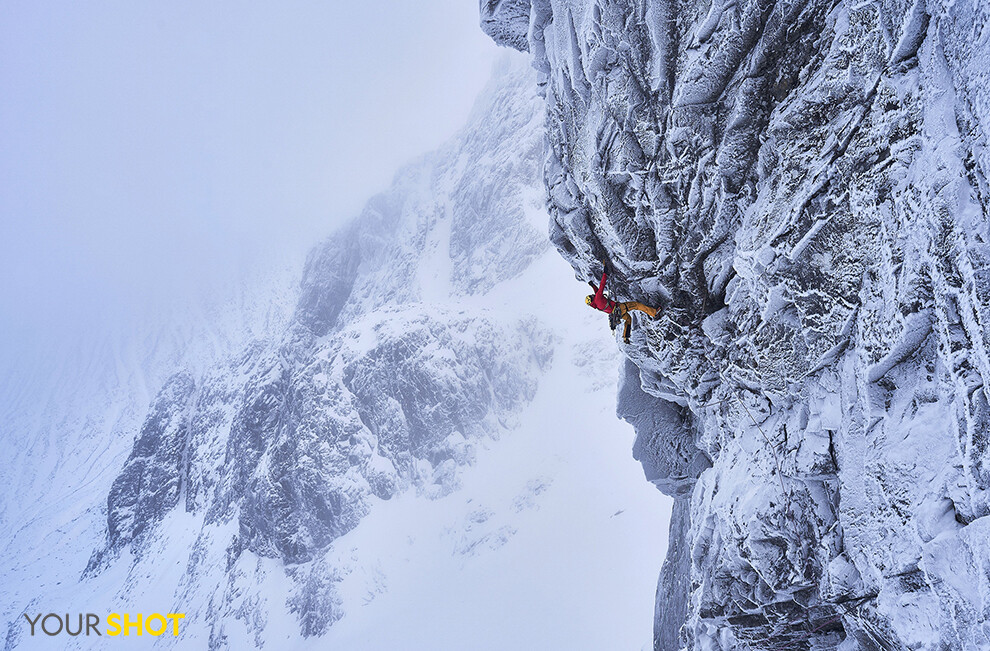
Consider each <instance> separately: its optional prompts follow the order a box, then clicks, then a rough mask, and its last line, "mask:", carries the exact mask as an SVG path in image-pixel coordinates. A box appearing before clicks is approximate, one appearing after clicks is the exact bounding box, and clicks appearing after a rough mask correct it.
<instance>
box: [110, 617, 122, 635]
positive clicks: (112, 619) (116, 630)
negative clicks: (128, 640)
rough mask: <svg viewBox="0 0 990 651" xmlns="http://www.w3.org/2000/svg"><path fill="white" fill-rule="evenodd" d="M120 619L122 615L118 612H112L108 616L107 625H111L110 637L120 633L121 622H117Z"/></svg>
mask: <svg viewBox="0 0 990 651" xmlns="http://www.w3.org/2000/svg"><path fill="white" fill-rule="evenodd" d="M119 621H120V615H118V614H117V613H110V615H109V616H108V617H107V625H108V626H109V628H107V635H109V636H110V637H114V636H116V635H120V624H118V623H117V622H119Z"/></svg>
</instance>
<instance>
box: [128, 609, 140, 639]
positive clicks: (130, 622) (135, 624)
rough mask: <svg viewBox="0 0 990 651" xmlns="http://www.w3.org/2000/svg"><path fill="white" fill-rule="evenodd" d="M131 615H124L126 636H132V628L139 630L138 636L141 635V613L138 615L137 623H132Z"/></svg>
mask: <svg viewBox="0 0 990 651" xmlns="http://www.w3.org/2000/svg"><path fill="white" fill-rule="evenodd" d="M129 615H130V613H124V635H125V636H126V635H130V634H131V633H130V631H131V628H136V629H137V634H138V636H140V635H141V633H142V631H141V613H138V616H137V621H135V622H132V621H130V616H129Z"/></svg>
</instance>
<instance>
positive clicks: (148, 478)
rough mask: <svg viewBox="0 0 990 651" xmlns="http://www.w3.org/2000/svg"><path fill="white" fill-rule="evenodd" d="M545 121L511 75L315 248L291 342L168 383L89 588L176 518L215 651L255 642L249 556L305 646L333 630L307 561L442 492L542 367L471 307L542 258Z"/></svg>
mask: <svg viewBox="0 0 990 651" xmlns="http://www.w3.org/2000/svg"><path fill="white" fill-rule="evenodd" d="M540 107H541V100H540V98H539V97H538V96H537V93H536V91H535V85H534V83H533V75H532V72H531V71H530V70H528V68H527V67H525V66H524V65H520V63H519V62H518V61H517V62H516V63H515V64H512V63H505V64H504V65H503V66H502V68H501V69H500V70H499V71H498V72H497V74H496V75H495V77H494V79H493V81H492V82H490V84H489V87H488V89H487V90H486V91H485V93H483V95H482V97H481V99H480V100H479V102H478V105H477V106H476V109H475V111H474V113H473V115H472V119H471V121H470V123H469V126H468V128H466V129H465V130H463V131H462V132H461V133H460V134H459V135H458V136H457V137H456V138H455V139H454V140H453V141H452V142H451V143H449V144H448V145H446V146H445V147H444V148H442V149H440V150H438V151H437V152H435V153H433V154H431V155H429V156H426V157H423V158H422V159H421V160H419V161H417V162H415V163H414V164H412V165H410V166H408V167H407V168H405V169H403V170H402V171H400V173H399V174H398V175H397V176H396V179H395V182H394V184H393V186H392V187H391V188H390V189H389V190H388V191H386V192H384V193H382V194H380V195H378V196H377V197H375V198H374V199H372V200H371V201H370V202H369V203H368V205H367V207H366V208H365V210H364V212H363V213H362V214H361V215H360V216H359V218H358V219H356V220H355V221H354V222H352V223H351V224H350V225H349V226H347V227H345V228H343V229H341V231H340V232H338V233H337V234H336V235H334V236H333V237H331V238H330V239H328V240H327V241H326V242H324V243H322V244H321V245H319V246H318V247H316V248H315V249H314V250H313V251H312V253H311V254H310V256H309V258H308V261H307V264H306V267H305V271H304V274H303V278H302V281H301V291H300V298H299V301H298V304H297V305H296V309H295V315H294V318H293V319H292V320H291V322H290V323H289V325H288V326H287V327H286V328H285V329H284V331H279V332H273V333H271V336H269V337H268V338H265V339H261V340H258V341H256V342H255V343H254V344H252V345H251V346H249V347H248V348H247V349H245V350H244V351H243V352H242V353H241V354H240V355H239V356H237V357H235V358H234V359H231V360H228V361H225V362H223V363H220V364H218V365H216V366H215V367H214V368H212V369H211V370H210V371H208V372H206V373H205V374H204V375H203V376H202V377H197V378H194V377H193V376H192V375H191V374H189V373H186V372H180V373H178V374H176V375H175V376H174V377H173V378H172V379H171V380H170V381H169V382H168V383H167V384H166V385H165V387H164V388H163V389H162V390H161V392H160V393H159V395H158V396H157V398H156V400H155V401H154V405H153V407H152V409H151V411H150V412H149V413H148V415H147V418H146V420H145V423H144V426H143V427H142V428H141V430H140V432H139V433H138V436H137V438H136V440H135V443H134V447H133V450H132V452H131V454H130V456H129V458H128V459H127V461H126V463H125V465H124V467H123V469H122V470H121V472H120V475H119V476H118V477H117V479H116V481H115V482H114V484H113V489H112V490H111V491H110V494H109V496H108V500H107V521H108V534H107V539H106V544H105V546H103V547H102V548H100V549H99V550H97V551H96V552H95V553H94V555H93V557H92V560H91V562H90V564H89V567H88V569H87V573H88V574H89V575H95V574H99V573H100V572H101V571H102V570H103V569H105V568H106V567H107V566H108V565H110V564H112V563H113V562H115V560H116V559H118V558H120V557H121V554H120V553H121V552H122V551H123V550H125V549H126V550H129V551H130V552H132V554H133V555H134V557H136V558H137V559H138V560H140V559H141V557H142V555H143V554H144V553H145V551H146V550H147V549H153V548H156V547H155V545H156V544H159V546H160V544H163V543H161V540H157V539H156V535H158V534H160V533H161V531H160V529H161V527H160V525H161V523H162V521H163V520H165V519H166V518H168V517H171V516H176V515H181V516H182V518H183V519H182V522H183V523H185V524H183V525H182V526H179V527H176V528H175V529H174V530H172V531H171V532H169V534H168V536H172V537H175V536H178V535H179V534H178V533H177V532H178V531H182V529H183V527H188V526H193V527H194V528H195V530H196V531H199V534H198V536H197V537H196V539H195V544H194V545H193V548H192V550H191V552H190V553H189V558H188V568H187V569H186V574H185V575H184V576H183V580H182V586H181V587H182V589H183V590H185V591H186V592H185V593H184V594H185V595H186V596H187V597H188V598H189V600H190V603H200V602H203V601H206V602H207V603H208V604H209V607H208V608H205V610H204V611H203V612H202V613H200V616H201V618H202V619H203V620H206V621H207V625H208V626H210V646H211V648H227V647H229V646H230V644H231V642H230V640H229V639H228V637H227V635H226V633H225V626H226V624H225V622H233V621H235V620H238V619H241V620H244V621H245V625H246V626H247V627H248V629H249V630H253V631H255V634H256V635H260V632H261V631H262V630H263V629H264V626H265V622H264V612H263V610H262V609H261V607H260V606H259V603H260V601H259V597H258V595H252V592H251V591H252V590H257V582H254V579H251V578H248V577H247V574H246V572H245V570H244V566H245V563H246V564H247V566H248V567H251V566H252V562H251V561H250V560H248V561H242V557H243V556H245V555H246V552H251V553H253V554H254V556H253V557H251V556H250V555H246V556H247V557H249V558H256V559H257V558H261V559H277V560H278V561H280V562H281V563H282V566H283V567H284V568H285V572H286V574H287V576H288V578H289V579H290V580H292V581H294V582H295V584H296V588H295V591H294V592H292V594H293V596H292V597H291V598H290V600H289V602H288V603H287V604H286V606H287V607H288V609H289V610H291V611H292V612H294V613H296V615H297V616H298V618H299V622H300V628H301V631H302V633H303V635H304V636H310V635H320V634H322V633H324V632H326V630H327V627H328V626H330V625H331V624H332V623H333V622H334V621H335V620H336V619H338V618H339V617H340V616H341V612H340V604H339V601H340V600H339V598H338V597H337V595H336V593H335V589H334V585H335V583H336V581H337V580H338V579H339V577H336V578H335V577H334V575H333V572H332V571H330V570H329V569H328V568H327V567H325V566H323V565H320V564H319V563H311V564H309V565H307V563H309V562H310V561H313V560H314V559H318V558H319V557H320V555H321V554H322V553H323V552H325V551H326V550H327V548H328V546H329V545H330V544H331V543H332V542H333V541H334V540H335V539H336V538H338V537H339V536H341V535H343V534H344V533H346V532H348V531H350V530H351V529H353V528H354V527H355V526H356V525H357V523H358V522H359V521H360V520H361V518H362V517H364V515H366V513H367V512H368V510H369V509H370V508H371V506H372V504H373V503H374V501H375V499H389V498H391V497H392V496H394V495H396V494H397V493H399V492H400V491H403V490H407V489H415V490H417V491H419V492H421V493H422V494H424V495H426V496H428V497H440V496H443V495H445V494H447V493H449V492H450V491H452V490H454V489H455V488H456V487H457V485H458V468H459V467H460V466H463V465H464V464H467V463H470V462H472V460H473V455H474V446H475V442H476V441H477V439H479V438H480V437H484V436H495V435H498V433H499V432H500V431H502V430H504V429H505V427H507V426H511V425H512V423H513V418H514V414H516V413H517V412H518V411H519V410H520V408H521V407H522V406H523V405H524V404H525V403H526V402H527V401H529V400H530V399H531V398H532V397H533V395H534V393H535V391H536V388H537V383H538V380H539V378H540V375H541V374H542V372H543V371H544V370H545V369H546V368H547V367H548V365H549V363H550V361H551V356H552V351H553V345H552V344H553V341H552V338H551V335H550V333H549V332H548V331H547V330H546V329H545V328H544V327H543V326H541V325H540V324H538V323H537V322H535V320H532V319H523V320H520V318H518V316H516V315H509V316H506V315H503V314H500V313H498V312H496V311H493V310H485V309H479V308H477V307H471V306H469V305H467V304H466V303H467V302H470V300H471V299H476V298H477V297H480V296H482V295H484V294H485V293H486V292H488V291H490V290H492V289H493V288H495V287H497V286H498V285H499V284H500V283H502V282H504V281H507V280H511V279H512V278H514V277H516V276H518V275H519V274H520V273H521V272H522V271H524V270H525V269H526V268H527V266H528V265H529V264H530V263H531V262H533V261H534V260H535V259H537V258H538V257H540V256H541V255H543V254H544V253H545V252H546V251H547V248H548V244H547V243H546V241H545V239H544V238H543V237H542V235H541V234H540V233H539V231H538V230H537V229H536V228H534V226H533V225H531V221H532V217H531V215H530V214H531V213H533V212H534V211H539V210H540V209H541V205H540V201H539V191H538V187H536V186H537V184H538V179H539V167H540V165H541V163H542V160H541V157H542V137H543V135H542V111H541V110H540ZM492 179H496V180H497V182H493V181H492ZM190 522H191V523H192V525H189V524H188V523H190ZM168 536H163V537H161V538H167V537H168ZM218 550H219V555H220V557H221V558H223V559H225V563H226V568H225V570H224V571H225V572H226V580H225V581H221V584H219V585H218V584H217V583H216V581H217V568H216V567H215V566H211V564H210V562H209V561H208V560H207V559H211V558H212V559H216V557H217V554H218ZM214 563H215V560H214ZM254 567H256V568H261V567H262V565H261V563H260V561H258V562H257V563H254ZM256 571H258V572H261V570H260V569H259V570H256ZM211 573H212V574H211ZM219 576H220V577H223V576H224V574H223V572H220V574H219ZM255 578H257V577H255ZM200 581H203V582H204V583H203V584H202V585H200V584H199V582H200ZM223 583H226V585H224V584H223ZM276 607H277V604H276ZM245 613H250V616H248V615H247V614H245ZM259 639H260V638H259Z"/></svg>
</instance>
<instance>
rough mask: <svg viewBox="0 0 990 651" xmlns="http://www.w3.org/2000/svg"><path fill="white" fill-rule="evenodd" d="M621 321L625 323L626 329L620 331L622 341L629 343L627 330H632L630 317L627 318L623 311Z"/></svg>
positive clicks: (627, 315) (626, 313)
mask: <svg viewBox="0 0 990 651" xmlns="http://www.w3.org/2000/svg"><path fill="white" fill-rule="evenodd" d="M622 320H623V321H625V322H626V327H625V328H623V330H622V341H624V342H625V343H627V344H628V343H629V330H630V329H631V328H632V317H631V316H629V312H626V311H625V310H623V312H622Z"/></svg>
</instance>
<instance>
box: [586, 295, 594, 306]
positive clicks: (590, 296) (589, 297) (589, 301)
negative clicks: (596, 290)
mask: <svg viewBox="0 0 990 651" xmlns="http://www.w3.org/2000/svg"><path fill="white" fill-rule="evenodd" d="M593 299H594V297H593V296H592V295H591V294H588V295H587V296H585V297H584V302H585V304H586V305H591V301H592V300H593Z"/></svg>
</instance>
